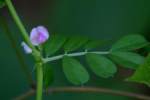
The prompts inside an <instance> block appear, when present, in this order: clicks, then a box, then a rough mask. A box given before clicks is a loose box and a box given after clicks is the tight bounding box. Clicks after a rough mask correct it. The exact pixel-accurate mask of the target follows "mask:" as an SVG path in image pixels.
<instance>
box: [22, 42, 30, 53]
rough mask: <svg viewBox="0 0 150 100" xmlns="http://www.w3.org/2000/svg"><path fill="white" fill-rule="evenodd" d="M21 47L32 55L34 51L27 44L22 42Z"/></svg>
mask: <svg viewBox="0 0 150 100" xmlns="http://www.w3.org/2000/svg"><path fill="white" fill-rule="evenodd" d="M21 46H22V47H23V49H24V51H25V53H26V54H30V53H32V49H31V48H30V47H29V46H28V45H27V44H26V43H25V42H22V43H21Z"/></svg>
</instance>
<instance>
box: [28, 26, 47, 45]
mask: <svg viewBox="0 0 150 100" xmlns="http://www.w3.org/2000/svg"><path fill="white" fill-rule="evenodd" d="M48 38H49V33H48V30H47V29H46V28H45V27H44V26H38V27H36V28H33V29H32V30H31V33H30V41H31V42H32V44H33V45H35V46H38V45H39V44H42V43H44V42H46V40H48Z"/></svg>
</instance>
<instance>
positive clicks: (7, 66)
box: [0, 0, 150, 100]
mask: <svg viewBox="0 0 150 100" xmlns="http://www.w3.org/2000/svg"><path fill="white" fill-rule="evenodd" d="M13 3H14V5H15V7H16V9H17V11H18V13H19V15H20V17H21V19H22V20H23V22H24V24H25V26H26V28H27V30H28V32H30V30H31V29H32V28H33V27H34V26H37V25H44V26H46V27H47V28H48V29H49V31H50V33H51V34H53V33H59V34H70V35H73V34H82V35H88V36H90V37H93V38H98V39H118V38H119V37H120V36H122V35H126V34H131V33H139V34H143V35H145V36H147V38H149V32H150V30H149V27H150V6H149V4H150V1H149V0H13ZM0 13H5V14H4V15H5V16H6V18H7V20H8V22H9V28H10V30H11V31H12V33H13V36H14V37H15V39H16V40H17V41H18V44H17V45H18V48H20V50H21V52H22V53H23V51H22V49H21V47H20V43H21V41H22V38H21V36H20V34H19V33H20V31H19V30H18V28H17V27H16V25H15V24H14V22H13V21H12V18H11V16H10V15H9V14H8V13H7V8H4V9H2V10H1V12H0ZM24 57H25V59H26V62H27V63H28V65H29V68H30V71H32V70H33V60H32V58H31V57H30V56H29V55H24ZM53 64H54V67H53V69H54V71H55V81H54V83H53V84H52V86H67V85H69V86H71V84H69V83H68V82H67V81H66V78H65V77H64V74H63V73H62V69H61V65H60V64H59V63H57V64H56V62H54V63H53ZM0 67H1V70H0V79H1V80H0V98H1V100H11V99H13V98H14V97H16V96H18V95H19V94H22V93H23V92H25V91H27V90H28V89H29V86H28V85H27V81H26V80H25V76H24V74H23V73H22V70H21V68H20V65H19V63H18V60H17V58H16V55H15V52H14V50H13V48H12V47H11V45H10V42H9V40H8V38H7V37H6V35H5V33H4V32H3V30H2V28H1V27H0ZM128 72H130V71H125V70H124V69H120V73H117V75H116V76H115V78H113V79H102V78H98V77H96V76H95V75H93V73H90V74H91V80H90V81H89V82H88V83H87V84H86V85H87V86H97V87H106V88H112V89H115V90H125V91H131V92H138V93H146V91H147V90H146V88H147V87H144V86H142V85H137V84H133V83H128V82H124V81H123V80H124V79H125V77H127V74H128ZM139 87H140V88H139ZM30 99H31V100H34V96H33V97H31V98H30ZM49 99H50V100H60V99H62V100H66V99H67V100H76V99H79V100H82V99H86V100H100V99H101V100H112V99H114V100H133V98H127V97H121V96H112V95H108V94H98V93H97V94H90V93H82V94H81V93H55V94H51V95H49V96H45V99H44V100H49Z"/></svg>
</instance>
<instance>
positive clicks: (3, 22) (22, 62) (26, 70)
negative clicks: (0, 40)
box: [0, 15, 33, 86]
mask: <svg viewBox="0 0 150 100" xmlns="http://www.w3.org/2000/svg"><path fill="white" fill-rule="evenodd" d="M0 20H1V27H2V28H3V30H4V33H5V34H6V37H7V38H8V40H9V41H10V43H11V46H12V48H13V49H14V51H15V53H16V56H17V59H18V61H19V63H20V67H21V69H22V71H23V72H24V73H25V75H26V78H27V81H28V83H29V85H30V86H32V85H33V80H32V75H31V73H30V71H29V68H28V67H27V64H26V63H25V60H24V57H23V55H22V53H21V52H20V50H19V49H18V47H17V42H16V40H15V39H14V37H13V35H12V33H11V32H10V30H9V27H8V24H7V22H6V18H5V17H4V16H2V15H0Z"/></svg>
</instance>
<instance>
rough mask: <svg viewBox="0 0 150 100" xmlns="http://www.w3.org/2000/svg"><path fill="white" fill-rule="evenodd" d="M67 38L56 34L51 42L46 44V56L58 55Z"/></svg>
mask: <svg viewBox="0 0 150 100" xmlns="http://www.w3.org/2000/svg"><path fill="white" fill-rule="evenodd" d="M66 40H67V38H66V37H65V36H63V35H60V34H54V35H52V36H51V38H50V39H49V41H48V42H47V43H46V44H45V51H46V55H47V56H49V55H52V54H54V53H56V52H57V51H58V50H59V49H60V48H61V47H62V46H63V45H64V43H65V42H66Z"/></svg>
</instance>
